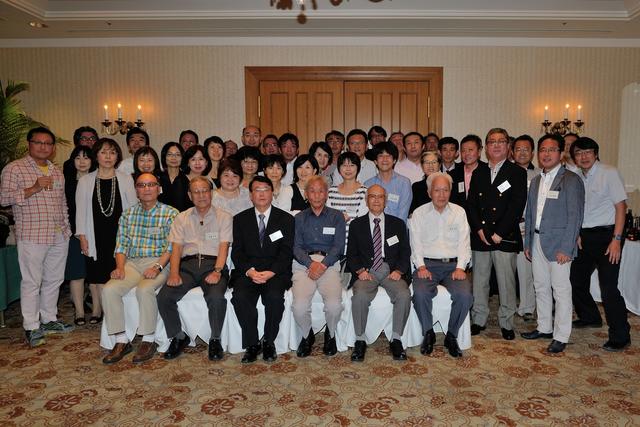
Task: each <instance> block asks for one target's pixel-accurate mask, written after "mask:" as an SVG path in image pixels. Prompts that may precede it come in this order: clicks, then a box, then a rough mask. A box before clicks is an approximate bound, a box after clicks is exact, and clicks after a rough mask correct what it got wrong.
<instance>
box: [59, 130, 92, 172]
mask: <svg viewBox="0 0 640 427" xmlns="http://www.w3.org/2000/svg"><path fill="white" fill-rule="evenodd" d="M96 142H98V132H97V131H96V130H95V129H94V128H92V127H91V126H82V127H79V128H78V129H76V130H75V132H73V145H74V146H76V147H77V146H78V145H84V146H86V147H89V148H93V145H94V144H95V143H96ZM73 161H74V159H67V160H65V162H64V163H63V164H62V171H63V173H64V176H74V177H75V173H76V168H75V167H74V165H73Z"/></svg>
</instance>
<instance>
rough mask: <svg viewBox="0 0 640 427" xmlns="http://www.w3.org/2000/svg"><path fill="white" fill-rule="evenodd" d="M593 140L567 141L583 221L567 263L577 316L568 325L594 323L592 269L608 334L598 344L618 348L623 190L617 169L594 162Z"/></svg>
mask: <svg viewBox="0 0 640 427" xmlns="http://www.w3.org/2000/svg"><path fill="white" fill-rule="evenodd" d="M598 150H599V147H598V143H597V142H595V141H594V140H593V139H591V138H586V137H582V138H578V139H577V140H576V142H574V143H573V144H572V145H571V150H570V153H571V158H573V160H574V162H575V164H576V165H577V166H578V167H579V168H580V173H578V176H580V177H581V178H582V180H583V182H584V187H585V194H586V197H585V206H584V221H583V223H582V228H581V229H580V237H579V238H578V256H577V257H576V259H575V260H574V261H573V264H571V287H572V290H573V305H574V307H575V309H576V315H577V316H578V319H577V320H574V322H573V327H574V328H600V327H602V318H601V317H600V312H599V311H598V306H597V305H596V303H595V302H594V301H593V297H592V296H591V293H590V292H589V287H590V284H591V279H590V278H591V274H592V273H593V270H594V268H597V269H598V279H599V284H600V292H601V295H602V306H603V307H604V315H605V318H606V319H607V323H608V324H609V340H608V341H607V342H606V343H604V345H603V348H604V349H605V350H607V351H622V350H624V349H625V348H626V347H628V346H629V345H630V344H631V336H630V335H629V330H630V327H629V321H628V320H627V309H626V306H625V302H624V299H623V298H622V295H620V290H619V289H618V273H619V272H620V258H621V255H622V242H623V240H624V237H623V236H622V231H623V228H624V217H625V211H626V209H627V203H626V199H627V194H626V192H625V189H624V183H623V181H622V177H621V176H620V173H619V172H618V170H617V169H616V168H614V167H612V166H609V165H605V164H603V163H600V161H599V159H598Z"/></svg>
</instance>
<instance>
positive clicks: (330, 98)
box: [260, 81, 344, 153]
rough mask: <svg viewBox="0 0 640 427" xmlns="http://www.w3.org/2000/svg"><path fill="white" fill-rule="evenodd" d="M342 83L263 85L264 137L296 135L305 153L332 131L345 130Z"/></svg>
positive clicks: (262, 125) (261, 123) (301, 149)
mask: <svg viewBox="0 0 640 427" xmlns="http://www.w3.org/2000/svg"><path fill="white" fill-rule="evenodd" d="M342 93H343V83H342V82H341V81H261V82H260V113H261V114H260V128H261V130H262V134H263V135H266V134H269V133H273V134H275V135H277V136H280V135H282V134H283V133H286V132H291V133H294V134H295V135H296V136H297V137H298V139H299V140H300V152H301V153H304V152H306V151H307V148H308V147H309V146H310V145H311V144H312V143H313V142H314V141H321V140H324V136H325V134H326V133H327V132H329V131H330V130H331V129H342V128H343V127H344V112H343V102H344V101H343V95H342Z"/></svg>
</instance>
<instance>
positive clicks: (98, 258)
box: [76, 138, 138, 324]
mask: <svg viewBox="0 0 640 427" xmlns="http://www.w3.org/2000/svg"><path fill="white" fill-rule="evenodd" d="M93 152H94V154H95V156H96V160H97V162H98V169H96V170H95V171H94V172H91V173H89V174H87V175H85V176H83V177H82V178H80V180H79V181H78V189H77V190H76V235H77V236H78V239H79V240H80V249H81V250H82V253H83V254H84V255H85V257H86V262H87V282H88V283H89V290H90V291H91V297H92V299H93V312H92V313H91V318H90V319H89V323H92V324H95V323H99V322H100V321H101V320H102V305H101V303H100V293H101V290H102V285H103V284H104V283H106V282H107V281H109V277H110V274H111V271H113V269H114V268H115V258H114V255H113V251H114V249H115V245H116V234H117V232H118V220H119V219H120V215H121V214H122V212H123V211H124V210H126V209H128V208H129V207H131V206H133V205H134V204H136V203H137V202H138V199H137V197H136V192H135V189H134V186H133V179H132V178H131V175H130V174H128V173H126V172H122V171H118V170H117V169H116V167H117V166H118V165H119V164H120V162H121V161H122V151H121V150H120V147H119V146H118V143H117V142H115V141H114V140H113V139H110V138H101V139H100V140H99V141H98V142H97V143H96V144H95V145H94V146H93Z"/></svg>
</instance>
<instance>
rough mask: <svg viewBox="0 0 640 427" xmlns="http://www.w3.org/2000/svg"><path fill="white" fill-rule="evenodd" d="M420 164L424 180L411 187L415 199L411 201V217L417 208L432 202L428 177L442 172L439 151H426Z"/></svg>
mask: <svg viewBox="0 0 640 427" xmlns="http://www.w3.org/2000/svg"><path fill="white" fill-rule="evenodd" d="M420 164H421V165H422V171H423V172H424V178H422V180H420V181H418V182H414V183H413V185H412V186H411V192H412V193H413V199H411V207H410V208H409V216H411V214H412V213H413V211H414V210H416V208H418V207H420V206H422V205H426V204H427V203H429V202H430V201H431V197H429V193H428V192H427V177H428V176H429V175H431V174H432V173H435V172H439V171H440V165H441V164H442V160H441V159H440V154H439V153H438V152H437V151H425V152H424V153H422V156H421V157H420Z"/></svg>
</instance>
